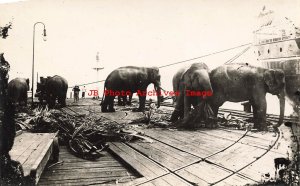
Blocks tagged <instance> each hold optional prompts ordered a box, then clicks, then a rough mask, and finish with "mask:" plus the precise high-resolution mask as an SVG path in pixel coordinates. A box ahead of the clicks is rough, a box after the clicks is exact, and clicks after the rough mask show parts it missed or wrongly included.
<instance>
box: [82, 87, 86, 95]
mask: <svg viewBox="0 0 300 186" xmlns="http://www.w3.org/2000/svg"><path fill="white" fill-rule="evenodd" d="M85 92H86V89H85V86H83V89H82V98H85Z"/></svg>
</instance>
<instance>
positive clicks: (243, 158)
mask: <svg viewBox="0 0 300 186" xmlns="http://www.w3.org/2000/svg"><path fill="white" fill-rule="evenodd" d="M264 152H266V150H264V149H261V148H257V147H252V146H248V145H244V144H240V143H237V144H235V145H234V146H232V147H230V148H228V149H226V150H225V151H223V152H220V153H218V154H216V155H214V156H211V157H209V158H208V160H209V161H211V162H214V163H216V164H219V165H221V166H224V167H226V168H228V169H230V170H234V171H236V170H239V169H240V168H242V167H244V166H246V165H248V164H249V163H251V162H252V161H254V160H256V159H257V158H258V157H259V156H261V155H262V154H263V153H264Z"/></svg>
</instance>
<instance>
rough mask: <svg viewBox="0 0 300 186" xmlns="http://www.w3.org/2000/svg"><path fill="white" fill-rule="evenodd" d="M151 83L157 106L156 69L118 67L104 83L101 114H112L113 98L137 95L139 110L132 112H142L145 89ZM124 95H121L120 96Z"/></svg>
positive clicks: (158, 101) (158, 76)
mask: <svg viewBox="0 0 300 186" xmlns="http://www.w3.org/2000/svg"><path fill="white" fill-rule="evenodd" d="M151 83H153V84H154V88H155V91H156V92H157V105H158V107H159V106H160V101H161V95H160V94H161V93H160V92H161V87H160V86H161V83H160V74H159V69H158V68H157V67H136V66H126V67H120V68H118V69H116V70H114V71H112V72H111V73H110V74H109V75H108V76H107V78H106V80H105V83H104V92H103V97H102V102H101V110H102V112H114V111H115V109H114V98H115V96H130V95H131V96H132V94H133V93H137V94H138V96H139V108H137V109H133V111H143V110H144V109H145V101H146V95H147V87H148V85H149V84H151ZM122 93H124V94H123V95H121V94H122Z"/></svg>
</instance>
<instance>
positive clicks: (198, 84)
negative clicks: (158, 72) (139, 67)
mask: <svg viewBox="0 0 300 186" xmlns="http://www.w3.org/2000/svg"><path fill="white" fill-rule="evenodd" d="M209 72H210V70H209V68H208V66H207V65H206V64H205V63H193V64H192V65H190V66H188V67H184V68H181V69H179V70H178V71H177V72H176V73H175V75H174V76H173V79H172V82H173V91H174V92H175V93H176V92H177V95H178V93H179V95H178V96H176V97H175V102H176V104H175V110H174V111H173V113H172V116H171V119H170V121H171V122H175V121H177V120H178V117H180V118H181V119H183V118H187V117H188V115H189V112H190V111H191V106H192V105H193V107H194V108H195V106H196V105H198V104H199V103H201V102H204V101H206V100H207V97H208V96H211V94H212V93H213V88H212V86H211V83H210V78H209ZM192 92H197V93H199V94H193V95H192ZM201 94H202V95H201Z"/></svg>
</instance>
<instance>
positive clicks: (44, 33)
mask: <svg viewBox="0 0 300 186" xmlns="http://www.w3.org/2000/svg"><path fill="white" fill-rule="evenodd" d="M37 24H42V25H43V26H44V32H43V36H44V37H43V40H44V41H46V27H45V24H44V23H42V22H36V23H34V25H33V45H32V46H33V48H32V86H31V92H32V96H31V97H32V100H31V101H32V102H31V105H32V106H33V97H34V88H33V87H34V41H35V26H36V25H37Z"/></svg>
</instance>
